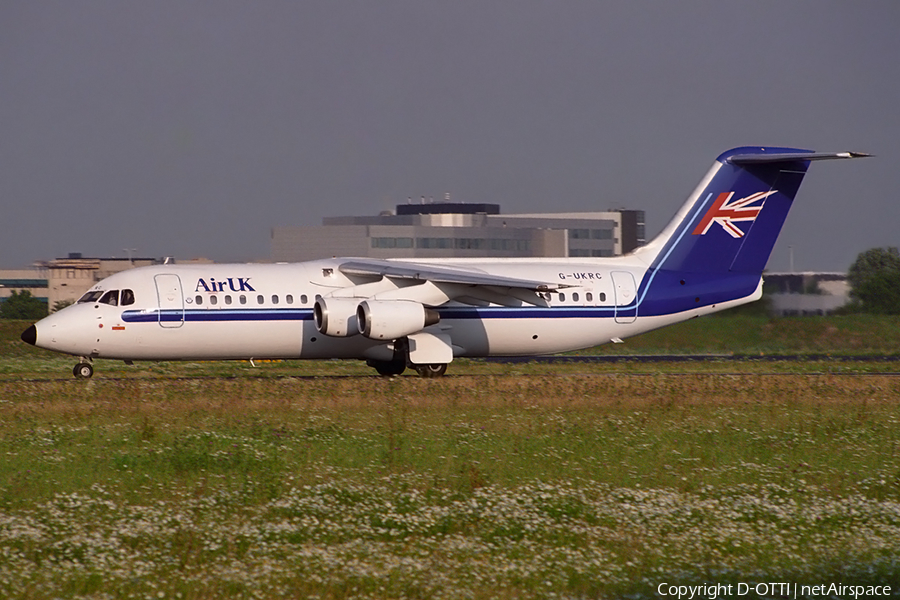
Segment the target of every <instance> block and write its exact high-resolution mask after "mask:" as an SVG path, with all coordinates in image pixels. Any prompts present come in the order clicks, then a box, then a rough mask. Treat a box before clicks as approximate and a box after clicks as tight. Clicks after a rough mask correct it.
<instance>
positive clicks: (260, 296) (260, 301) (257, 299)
mask: <svg viewBox="0 0 900 600" xmlns="http://www.w3.org/2000/svg"><path fill="white" fill-rule="evenodd" d="M265 301H266V299H265V298H263V296H262V294H260V295H259V296H257V297H256V303H257V304H262V303H263V302H265Z"/></svg>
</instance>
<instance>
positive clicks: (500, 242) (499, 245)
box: [490, 238, 531, 252]
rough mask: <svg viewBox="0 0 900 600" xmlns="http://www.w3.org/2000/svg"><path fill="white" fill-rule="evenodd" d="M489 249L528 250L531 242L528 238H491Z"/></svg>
mask: <svg viewBox="0 0 900 600" xmlns="http://www.w3.org/2000/svg"><path fill="white" fill-rule="evenodd" d="M490 243H491V250H503V251H506V252H528V251H529V250H530V249H531V242H529V241H528V240H510V239H497V238H494V239H491V240H490Z"/></svg>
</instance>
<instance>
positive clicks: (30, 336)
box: [22, 325, 37, 346]
mask: <svg viewBox="0 0 900 600" xmlns="http://www.w3.org/2000/svg"><path fill="white" fill-rule="evenodd" d="M22 341H23V342H25V343H26V344H31V345H32V346H34V345H35V343H36V342H37V327H35V326H34V325H32V326H31V327H29V328H28V329H26V330H25V331H23V332H22Z"/></svg>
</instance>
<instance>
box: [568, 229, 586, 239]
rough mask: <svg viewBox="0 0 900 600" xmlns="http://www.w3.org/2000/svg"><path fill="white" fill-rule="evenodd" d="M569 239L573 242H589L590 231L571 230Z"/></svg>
mask: <svg viewBox="0 0 900 600" xmlns="http://www.w3.org/2000/svg"><path fill="white" fill-rule="evenodd" d="M569 238H571V239H573V240H589V239H591V230H590V229H570V230H569Z"/></svg>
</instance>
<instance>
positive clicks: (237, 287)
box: [194, 277, 256, 292]
mask: <svg viewBox="0 0 900 600" xmlns="http://www.w3.org/2000/svg"><path fill="white" fill-rule="evenodd" d="M228 290H231V291H232V292H255V291H256V290H255V289H254V288H253V286H252V285H250V278H249V277H229V278H228V279H226V280H225V281H216V278H215V277H210V278H209V281H208V282H207V280H205V279H203V278H202V277H201V278H200V279H198V280H197V287H195V288H194V291H195V292H200V291H203V292H225V291H228Z"/></svg>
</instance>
